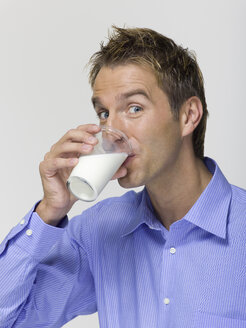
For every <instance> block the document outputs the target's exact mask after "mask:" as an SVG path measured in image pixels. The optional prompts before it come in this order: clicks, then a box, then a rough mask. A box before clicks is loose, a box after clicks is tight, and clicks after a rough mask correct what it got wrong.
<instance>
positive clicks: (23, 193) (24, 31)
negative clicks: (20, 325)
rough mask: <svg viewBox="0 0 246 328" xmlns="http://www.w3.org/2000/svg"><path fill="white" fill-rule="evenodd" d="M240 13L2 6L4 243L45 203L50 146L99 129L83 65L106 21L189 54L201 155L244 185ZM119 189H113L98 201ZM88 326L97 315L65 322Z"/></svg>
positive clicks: (159, 5)
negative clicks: (196, 81)
mask: <svg viewBox="0 0 246 328" xmlns="http://www.w3.org/2000/svg"><path fill="white" fill-rule="evenodd" d="M245 16H246V1H244V0H241V1H240V0H233V1H232V0H228V1H225V0H213V1H212V0H207V1H199V0H185V1H178V0H176V1H175V0H172V1H170V0H169V1H165V0H162V1H157V0H152V1H144V0H141V1H139V0H137V1H134V0H124V1H121V2H119V1H116V0H114V1H113V0H105V1H99V0H98V1H86V0H0V111H1V116H0V142H1V161H0V165H1V166H0V172H1V189H0V190H1V191H0V192H1V194H0V195H1V229H0V240H2V239H3V238H4V236H5V235H6V234H7V233H8V231H9V230H10V228H11V227H12V226H13V225H15V224H16V223H17V222H18V221H19V220H20V219H21V217H22V216H24V214H25V213H26V212H27V211H28V210H29V209H30V208H31V207H32V205H33V204H34V202H36V201H37V200H38V199H40V198H41V197H42V188H41V184H40V178H39V172H38V166H39V162H40V161H41V160H42V158H43V156H44V154H45V153H46V152H47V151H48V150H49V149H50V147H51V145H52V144H53V143H55V142H56V141H57V140H58V139H59V138H60V137H61V136H62V135H63V134H64V133H65V132H66V131H67V130H68V129H70V128H73V127H76V126H78V125H79V124H83V123H89V122H96V116H95V114H94V111H93V109H92V105H91V102H90V97H91V90H90V87H89V84H88V81H87V75H88V71H87V70H85V69H84V67H85V65H86V63H87V62H88V60H89V58H90V56H91V55H92V54H93V53H94V52H95V51H97V50H98V49H99V43H100V41H102V40H106V37H107V33H108V29H109V28H110V26H111V25H112V24H116V25H118V26H121V27H122V26H124V25H126V26H127V27H149V28H152V29H155V30H157V31H158V32H160V33H162V34H165V35H167V36H169V37H171V38H173V39H174V40H175V41H176V42H177V43H178V44H182V45H183V46H184V47H188V48H189V49H192V50H195V52H196V54H197V57H198V62H199V64H200V67H201V69H202V71H203V74H204V78H205V89H206V95H207V103H208V109H209V112H210V116H209V120H208V128H207V137H206V147H205V153H206V155H207V156H210V157H213V158H215V159H216V161H217V162H218V164H219V165H220V167H221V169H222V170H223V172H224V174H225V175H226V177H227V178H228V180H229V181H230V182H231V183H233V184H236V185H239V186H241V187H243V188H246V174H245V172H244V170H245V167H246V156H245V136H246V129H245V122H246V114H245V113H246V108H245V104H244V103H245V84H246V83H245V82H246V81H245V77H246V64H245V58H246V41H245V34H246V33H245V31H246V26H245V25H246V23H245V22H246V17H245ZM123 192H124V190H123V189H121V188H120V187H119V186H118V184H117V182H110V184H109V185H108V186H107V188H106V190H105V191H104V192H103V193H102V195H101V196H100V198H99V200H100V199H103V198H105V197H108V196H111V195H120V194H122V193H123ZM91 204H92V203H89V204H88V203H82V202H80V203H77V204H76V205H75V207H74V208H73V209H72V211H71V213H70V216H72V215H74V214H75V213H76V214H77V213H79V212H81V211H82V210H83V209H85V208H87V207H88V206H90V205H91ZM89 326H90V327H98V319H97V314H94V315H92V316H85V317H79V318H76V319H74V320H73V321H72V322H70V323H68V324H67V325H66V327H71V328H75V327H89Z"/></svg>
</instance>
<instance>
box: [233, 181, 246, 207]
mask: <svg viewBox="0 0 246 328" xmlns="http://www.w3.org/2000/svg"><path fill="white" fill-rule="evenodd" d="M231 189H232V200H233V201H235V202H238V203H240V204H242V205H245V206H246V190H245V189H243V188H240V187H237V186H234V185H231Z"/></svg>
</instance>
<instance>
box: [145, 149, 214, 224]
mask: <svg viewBox="0 0 246 328" xmlns="http://www.w3.org/2000/svg"><path fill="white" fill-rule="evenodd" d="M211 178H212V174H211V173H210V172H209V170H208V169H207V168H206V166H205V165H204V163H203V162H202V160H200V159H198V158H196V157H195V156H194V155H193V156H189V158H188V159H187V158H186V159H185V160H184V159H183V160H182V161H177V162H176V163H175V164H173V165H172V167H170V168H169V169H167V170H165V173H164V174H163V176H162V177H158V179H157V180H158V181H156V182H153V183H150V184H149V185H146V189H147V191H148V194H149V197H150V199H151V202H152V205H153V207H154V209H155V212H156V215H157V218H158V219H159V221H160V222H161V223H162V224H163V225H164V226H165V227H166V228H167V229H168V230H169V227H170V225H171V224H172V223H173V222H175V221H177V220H180V219H182V217H184V216H185V214H186V213H187V212H188V211H189V210H190V208H191V207H192V206H193V205H194V203H195V202H196V201H197V199H198V198H199V196H200V195H201V193H202V192H203V190H204V189H205V188H206V186H207V185H208V183H209V181H210V180H211Z"/></svg>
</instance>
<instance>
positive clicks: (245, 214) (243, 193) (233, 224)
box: [228, 185, 246, 240]
mask: <svg viewBox="0 0 246 328" xmlns="http://www.w3.org/2000/svg"><path fill="white" fill-rule="evenodd" d="M231 189H232V197H231V204H230V210H229V215H228V229H229V230H228V231H229V233H231V236H232V237H233V239H234V240H245V236H246V190H245V189H242V188H240V187H237V186H234V185H231Z"/></svg>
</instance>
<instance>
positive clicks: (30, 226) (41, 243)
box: [0, 206, 68, 261]
mask: <svg viewBox="0 0 246 328" xmlns="http://www.w3.org/2000/svg"><path fill="white" fill-rule="evenodd" d="M34 210H35V206H33V208H32V209H31V211H30V212H29V213H28V214H27V215H26V216H25V217H24V218H23V219H22V220H21V221H20V222H19V224H18V225H17V226H16V227H14V228H13V229H12V230H11V231H10V233H9V234H8V236H7V237H6V238H5V240H4V241H3V243H2V244H1V245H0V254H1V253H2V252H3V251H4V250H5V248H6V247H7V245H8V244H9V242H11V244H12V243H14V244H15V245H17V246H18V247H20V248H21V249H22V250H24V251H25V252H27V253H28V254H30V255H31V256H32V257H33V258H34V259H36V260H37V261H41V260H42V259H43V258H45V257H46V256H47V255H48V253H49V251H50V250H51V248H52V247H53V246H54V245H55V244H56V243H57V241H58V240H60V239H61V237H62V235H63V233H64V231H65V229H64V228H65V227H66V226H67V224H68V218H67V216H66V217H64V218H63V219H62V220H61V221H60V223H59V225H58V226H57V227H54V226H51V225H48V224H46V223H45V222H44V221H43V220H42V219H41V218H40V217H39V215H38V214H37V213H36V212H33V211H34Z"/></svg>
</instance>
